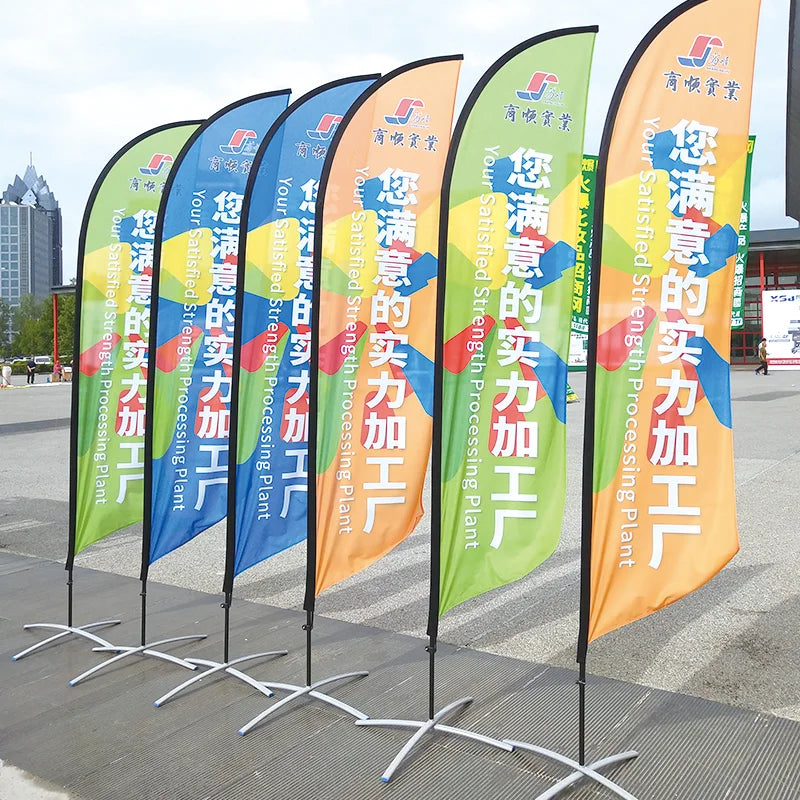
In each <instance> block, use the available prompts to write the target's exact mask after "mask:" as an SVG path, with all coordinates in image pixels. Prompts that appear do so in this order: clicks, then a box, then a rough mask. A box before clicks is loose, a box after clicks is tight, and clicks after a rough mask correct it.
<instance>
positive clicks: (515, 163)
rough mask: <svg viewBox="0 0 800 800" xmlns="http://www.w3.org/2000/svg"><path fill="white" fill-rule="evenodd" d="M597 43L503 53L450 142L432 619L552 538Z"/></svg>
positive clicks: (554, 39)
mask: <svg viewBox="0 0 800 800" xmlns="http://www.w3.org/2000/svg"><path fill="white" fill-rule="evenodd" d="M596 31H597V29H596V28H580V29H571V30H565V31H556V32H554V33H549V34H545V35H544V36H540V37H536V38H535V39H532V40H529V41H527V42H524V43H522V44H521V45H519V46H518V47H516V48H515V49H514V50H512V51H511V52H509V53H507V54H506V55H505V56H503V58H501V59H500V60H499V61H498V62H497V63H496V64H494V65H493V66H492V67H491V68H490V70H489V71H488V72H487V73H486V75H485V76H484V78H483V79H482V80H481V82H480V83H479V84H478V86H476V88H475V90H474V91H473V94H472V96H471V97H470V98H469V100H468V101H467V104H466V106H465V109H464V111H463V112H462V116H461V119H460V120H459V123H458V125H457V127H456V133H455V136H454V141H453V146H452V151H451V156H450V162H449V163H448V172H449V174H448V175H446V177H445V187H444V193H443V204H444V203H447V208H443V216H444V215H445V214H446V219H447V226H446V230H443V235H445V234H446V242H443V246H444V245H445V244H446V247H447V251H446V263H445V268H444V270H443V273H444V276H445V277H444V288H443V293H444V297H443V305H442V309H443V337H442V338H443V354H442V356H441V364H442V408H441V420H439V419H438V418H437V419H436V420H435V425H436V426H439V425H440V426H441V433H440V435H439V432H438V430H437V433H436V434H435V435H434V465H436V458H437V456H438V454H439V452H440V454H441V456H440V457H441V476H440V480H441V510H440V513H439V519H440V521H441V522H440V527H441V534H440V536H441V543H440V551H441V569H440V576H441V578H440V579H441V586H440V598H439V609H438V611H439V614H443V613H444V612H445V611H447V610H448V609H449V608H452V607H453V606H455V605H457V604H458V603H461V602H463V601H464V600H467V599H468V598H470V597H475V596H476V595H479V594H481V593H483V592H486V591H489V590H490V589H494V588H496V587H498V586H502V585H503V584H506V583H509V582H510V581H514V580H517V579H518V578H520V577H522V576H523V575H526V574H527V573H528V572H530V571H531V570H532V569H534V568H535V567H536V566H538V565H539V564H540V563H541V562H542V561H544V560H545V559H546V558H548V557H549V556H550V555H551V554H552V552H553V550H554V549H555V547H556V545H557V543H558V539H559V535H560V533H561V523H562V519H563V513H564V497H565V493H566V466H565V464H566V390H567V356H568V353H569V340H570V324H571V319H572V293H573V278H574V274H575V264H576V246H577V238H578V201H579V195H580V187H581V159H582V153H583V131H584V122H585V117H586V97H587V92H588V85H589V72H590V68H591V60H592V50H593V48H594V39H595V33H596ZM437 417H438V415H437ZM437 471H438V470H437V467H436V466H434V475H433V480H434V481H435V482H436V481H437V477H438V476H437V474H436V473H437ZM436 490H437V487H436V485H435V486H434V491H436ZM435 513H436V508H435V506H434V514H435ZM434 542H435V537H434ZM434 547H435V544H434ZM434 559H435V554H434ZM429 633H431V631H430V630H429Z"/></svg>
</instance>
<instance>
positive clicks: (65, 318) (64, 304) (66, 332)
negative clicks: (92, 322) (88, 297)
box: [51, 294, 75, 363]
mask: <svg viewBox="0 0 800 800" xmlns="http://www.w3.org/2000/svg"><path fill="white" fill-rule="evenodd" d="M51 327H52V325H51ZM74 336H75V295H74V294H62V295H60V296H59V298H58V353H59V358H60V359H61V362H62V363H63V362H64V356H70V357H73V356H74V355H75V350H74V346H73V339H74ZM66 360H67V363H69V358H67V359H66Z"/></svg>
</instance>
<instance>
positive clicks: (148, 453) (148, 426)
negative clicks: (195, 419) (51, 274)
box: [70, 89, 289, 705]
mask: <svg viewBox="0 0 800 800" xmlns="http://www.w3.org/2000/svg"><path fill="white" fill-rule="evenodd" d="M288 91H289V90H287V89H282V90H279V91H274V92H262V93H260V94H256V95H251V96H249V97H245V98H243V99H241V100H238V101H236V102H234V103H231V104H230V105H228V106H225V107H224V108H222V109H220V110H219V111H217V112H216V113H215V114H214V115H213V116H211V117H209V119H208V120H206V121H204V122H201V123H200V124H199V127H198V129H197V130H196V131H195V132H194V133H193V134H192V135H191V136H190V137H189V139H188V141H187V142H186V143H185V144H184V146H183V148H181V151H180V153H179V154H178V156H177V157H176V158H175V161H174V163H173V166H172V169H171V171H170V174H169V177H168V178H167V181H166V185H165V187H164V192H163V197H164V200H163V201H162V203H161V205H160V206H159V211H158V218H157V220H156V231H155V239H154V248H153V250H154V252H153V281H152V290H151V307H150V339H149V341H150V346H149V347H148V361H147V365H148V370H147V398H148V405H149V407H151V408H152V404H153V400H154V397H155V391H156V390H155V373H156V350H157V348H156V343H157V341H158V295H159V285H160V273H161V255H162V253H161V250H162V248H161V244H162V242H163V234H164V220H165V217H166V210H167V198H168V197H169V193H170V190H171V189H172V186H173V185H174V182H175V180H176V177H177V175H178V173H179V171H180V166H181V164H182V162H183V161H184V160H185V158H186V157H187V154H188V153H189V151H190V150H191V148H192V146H193V145H194V144H195V142H196V141H197V140H198V139H199V138H200V136H201V135H202V134H203V132H204V131H205V130H207V129H208V127H209V126H210V125H212V124H213V123H214V122H216V121H217V120H218V119H219V118H220V117H222V116H223V115H225V114H226V113H228V112H229V111H231V110H233V109H235V108H237V107H239V106H242V105H244V104H246V103H249V102H252V101H254V100H258V99H260V98H263V97H271V96H275V95H279V94H287V93H288ZM195 124H197V123H195ZM144 444H145V447H144V514H143V520H142V556H141V568H140V573H139V580H140V582H141V591H140V594H141V629H140V641H139V645H138V646H130V647H103V648H96V649H97V650H98V651H104V652H114V653H116V655H114V656H113V657H112V658H109V659H108V660H106V661H104V662H102V663H101V664H98V665H97V666H95V667H93V668H92V669H90V670H87V671H86V672H84V673H83V674H81V675H79V676H78V677H77V678H74V679H73V680H72V681H70V685H75V684H76V683H78V682H80V681H83V680H85V679H86V678H88V677H90V676H91V675H93V674H95V673H96V672H98V671H100V670H101V669H104V668H105V667H107V666H109V665H111V664H113V663H116V662H117V661H120V660H122V659H123V658H127V657H129V656H132V655H143V656H151V657H154V658H158V659H161V660H164V661H169V662H171V663H174V664H177V665H179V666H182V667H185V668H187V669H191V670H197V668H198V665H200V666H203V665H209V664H210V663H212V662H208V661H207V660H206V659H194V658H193V659H182V658H178V657H177V656H173V655H171V654H169V653H165V652H162V651H161V650H157V649H156V648H157V647H160V646H161V645H165V644H170V643H173V642H184V641H189V640H195V641H196V640H200V639H205V638H206V634H192V635H186V636H173V637H170V638H167V639H161V640H159V641H156V642H150V643H148V642H147V582H148V574H149V568H150V545H151V539H152V513H153V472H152V464H153V424H152V414H147V415H146V419H145V442H144ZM213 663H216V662H213ZM204 674H205V673H204ZM242 675H244V673H242ZM201 677H202V676H201ZM237 677H238V676H237ZM242 679H243V680H246V682H248V683H251V685H253V686H254V687H255V688H259V687H257V686H256V684H257V683H258V682H257V681H255V680H254V679H252V678H249V676H246V675H244V678H242ZM193 682H194V681H193ZM173 691H174V690H173ZM169 696H171V693H170V694H169ZM165 698H167V696H165V697H162V698H159V700H158V701H156V705H160V704H162V702H165V701H166V700H165Z"/></svg>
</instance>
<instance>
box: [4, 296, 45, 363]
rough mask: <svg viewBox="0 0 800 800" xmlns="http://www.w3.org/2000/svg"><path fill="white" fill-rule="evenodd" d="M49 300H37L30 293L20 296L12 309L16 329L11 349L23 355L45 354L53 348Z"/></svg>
mask: <svg viewBox="0 0 800 800" xmlns="http://www.w3.org/2000/svg"><path fill="white" fill-rule="evenodd" d="M50 302H51V301H50V300H37V299H36V298H35V297H34V296H33V295H32V294H28V295H24V296H23V297H21V298H20V301H19V305H18V306H17V307H16V308H15V309H14V329H15V330H16V331H17V334H16V336H15V337H14V341H13V343H12V345H11V349H12V350H13V351H14V353H15V354H18V355H23V356H33V355H45V354H47V353H49V352H50V351H51V350H52V349H53V312H52V310H51V308H50Z"/></svg>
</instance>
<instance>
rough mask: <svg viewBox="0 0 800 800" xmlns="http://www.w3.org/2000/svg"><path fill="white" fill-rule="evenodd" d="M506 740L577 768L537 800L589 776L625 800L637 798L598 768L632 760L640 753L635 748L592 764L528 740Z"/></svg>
mask: <svg viewBox="0 0 800 800" xmlns="http://www.w3.org/2000/svg"><path fill="white" fill-rule="evenodd" d="M505 741H506V742H508V744H510V745H512V746H513V747H515V748H517V749H519V750H530V752H531V753H537V754H538V755H540V756H544V757H545V758H550V759H552V760H553V761H558V762H559V764H564V765H566V766H567V767H572V769H573V770H575V771H574V772H573V773H572V774H571V775H567V777H566V778H564V779H563V780H561V781H559V782H558V783H557V784H555V786H552V787H550V788H549V789H548V790H547V791H546V792H542V794H540V795H537V796H536V798H535V800H550V799H551V798H553V797H556V796H557V795H559V794H560V793H561V792H563V791H564V790H565V789H568V788H569V787H570V786H572V785H573V784H575V783H577V782H578V781H579V780H582V779H583V778H589V779H590V780H593V781H595V782H597V783H599V784H600V785H601V786H605V787H606V789H609V790H610V791H612V792H613V793H614V794H615V795H617V796H618V797H622V798H624V800H636V798H635V797H634V796H633V795H632V794H631V793H630V792H626V791H625V790H624V789H623V788H622V787H621V786H617V784H616V783H614V782H613V781H610V780H609V779H608V778H606V777H605V776H604V775H601V774H600V773H599V772H598V770H600V769H604V768H605V767H610V766H613V765H614V764H619V763H620V762H622V761H630V760H631V759H632V758H636V756H637V755H639V754H638V753H637V752H636V751H635V750H627V751H625V752H624V753H617V754H616V755H613V756H606V757H605V758H601V759H599V760H598V761H594V762H592V763H591V764H586V765H582V764H579V763H578V762H577V761H573V760H572V759H571V758H567V757H566V756H562V755H561V754H560V753H554V752H553V751H552V750H546V749H545V748H543V747H537V746H536V745H534V744H528V742H519V741H517V740H515V739H506V740H505Z"/></svg>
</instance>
